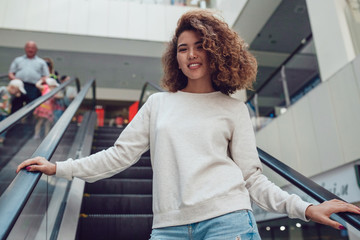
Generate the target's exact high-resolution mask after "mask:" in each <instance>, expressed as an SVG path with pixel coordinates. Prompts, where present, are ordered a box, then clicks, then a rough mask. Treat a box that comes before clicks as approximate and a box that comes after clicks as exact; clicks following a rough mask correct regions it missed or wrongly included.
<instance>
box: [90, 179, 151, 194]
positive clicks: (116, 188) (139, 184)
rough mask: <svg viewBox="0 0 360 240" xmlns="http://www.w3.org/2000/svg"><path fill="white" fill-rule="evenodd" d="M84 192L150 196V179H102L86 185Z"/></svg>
mask: <svg viewBox="0 0 360 240" xmlns="http://www.w3.org/2000/svg"><path fill="white" fill-rule="evenodd" d="M84 192H86V193H89V194H106V193H113V194H151V193H152V180H151V179H116V178H111V179H103V180H100V181H97V182H94V183H89V184H86V186H85V190H84Z"/></svg>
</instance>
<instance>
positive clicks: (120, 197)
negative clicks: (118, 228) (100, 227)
mask: <svg viewBox="0 0 360 240" xmlns="http://www.w3.org/2000/svg"><path fill="white" fill-rule="evenodd" d="M81 212H82V213H85V214H151V213H152V195H149V194H143V195H140V194H136V195H134V194H95V195H94V194H90V195H87V197H84V198H83V204H82V210H81Z"/></svg>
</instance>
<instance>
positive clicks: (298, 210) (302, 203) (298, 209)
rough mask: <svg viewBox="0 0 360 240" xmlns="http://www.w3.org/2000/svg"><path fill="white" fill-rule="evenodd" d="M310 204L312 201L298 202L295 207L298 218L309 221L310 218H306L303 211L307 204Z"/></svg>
mask: <svg viewBox="0 0 360 240" xmlns="http://www.w3.org/2000/svg"><path fill="white" fill-rule="evenodd" d="M311 205H313V204H312V203H309V202H304V201H302V202H301V203H300V204H299V206H298V207H297V212H298V213H299V216H300V219H301V220H303V221H305V222H309V221H310V219H308V218H307V217H306V215H305V211H306V209H307V208H308V207H309V206H311Z"/></svg>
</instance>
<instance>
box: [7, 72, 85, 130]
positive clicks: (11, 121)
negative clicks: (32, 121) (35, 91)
mask: <svg viewBox="0 0 360 240" xmlns="http://www.w3.org/2000/svg"><path fill="white" fill-rule="evenodd" d="M74 81H75V82H76V85H77V89H78V90H79V89H80V87H79V86H80V81H79V79H78V78H75V79H71V80H69V81H66V82H64V83H62V84H61V85H60V86H59V87H57V88H55V89H54V90H52V91H51V92H49V93H48V94H46V95H44V96H41V97H39V98H37V99H35V100H34V101H32V102H30V103H29V104H27V105H25V106H23V107H22V108H21V109H19V110H18V111H17V112H15V113H13V114H11V115H10V116H9V117H7V118H5V119H4V120H3V121H1V122H0V133H2V132H4V131H6V130H7V129H9V128H10V127H12V126H13V125H15V124H16V123H17V122H18V121H20V120H21V119H22V118H23V117H25V116H26V115H27V114H29V113H30V112H32V111H33V110H34V109H35V108H36V107H37V106H39V105H40V104H42V103H43V102H45V101H46V100H48V99H50V98H51V97H53V96H54V95H55V94H56V93H58V92H59V91H61V90H62V89H65V88H66V87H67V86H68V85H69V84H70V83H72V82H74Z"/></svg>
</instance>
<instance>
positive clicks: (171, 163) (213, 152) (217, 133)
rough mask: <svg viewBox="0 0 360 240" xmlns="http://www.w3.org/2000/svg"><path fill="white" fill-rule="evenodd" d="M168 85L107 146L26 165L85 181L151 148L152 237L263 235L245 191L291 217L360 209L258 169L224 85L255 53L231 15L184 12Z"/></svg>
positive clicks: (245, 123)
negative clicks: (313, 195)
mask: <svg viewBox="0 0 360 240" xmlns="http://www.w3.org/2000/svg"><path fill="white" fill-rule="evenodd" d="M163 64H164V77H163V85H164V87H166V88H167V89H168V90H169V92H167V93H157V94H154V95H152V96H150V98H149V99H148V101H147V102H146V104H145V105H144V106H143V107H142V108H141V110H140V111H139V113H138V114H137V115H136V117H135V118H134V119H133V120H132V122H131V123H130V124H129V125H128V126H127V127H126V129H125V130H124V131H123V132H122V134H121V135H120V136H119V138H118V140H117V141H116V142H115V145H114V146H113V147H111V148H109V149H107V150H106V151H102V152H99V153H96V154H93V155H91V156H89V157H85V158H82V159H79V160H72V159H69V160H67V161H64V162H57V163H56V164H53V163H50V162H48V161H47V160H46V159H44V158H41V157H37V158H34V159H29V160H26V161H25V162H23V163H22V164H20V165H19V166H18V169H17V171H19V170H20V169H21V168H24V167H26V169H27V170H28V171H41V172H43V173H45V174H48V175H53V174H56V175H57V176H60V177H65V178H67V179H72V177H79V178H81V179H84V180H86V181H89V182H93V181H96V180H99V179H102V178H107V177H110V176H112V175H114V174H116V173H118V172H120V171H123V170H124V169H126V168H128V167H129V166H131V165H132V164H134V163H136V161H137V160H138V159H139V158H140V156H141V155H142V153H144V152H145V151H147V150H148V149H149V148H150V152H151V163H152V167H153V212H154V221H153V231H152V234H151V239H153V240H156V239H166V240H171V239H176V240H179V239H188V238H189V236H190V235H191V239H242V240H244V239H260V236H259V234H258V230H257V227H256V223H255V220H254V217H253V214H252V211H251V204H250V199H252V200H253V201H254V202H256V203H257V204H258V205H259V206H261V207H262V208H264V209H266V210H269V211H275V212H280V213H287V214H288V215H289V217H291V218H300V219H303V220H305V221H307V220H310V219H311V220H314V221H317V222H320V223H324V224H328V225H330V226H332V227H335V228H337V229H341V228H343V226H341V225H340V224H339V223H337V222H334V221H332V220H330V219H329V216H330V215H331V214H332V213H334V212H339V211H348V212H355V213H359V212H360V210H359V208H357V207H356V206H353V205H351V204H347V203H343V202H340V201H329V202H325V203H322V204H319V205H316V206H315V205H311V204H310V203H307V202H304V201H302V200H301V199H300V198H299V197H298V196H296V195H289V194H288V193H286V192H284V191H282V190H281V189H280V188H279V187H277V186H275V185H274V184H273V183H271V182H270V181H268V179H267V178H266V177H265V176H264V175H263V174H262V166H261V163H260V161H259V158H258V154H257V150H256V144H255V137H254V132H253V128H252V125H251V121H250V118H249V113H248V110H247V108H246V106H245V104H244V103H242V102H240V101H238V100H235V99H233V98H231V97H229V96H228V95H229V94H231V93H233V92H234V91H236V90H238V89H243V88H249V87H251V85H252V82H253V81H254V79H255V76H256V69H257V64H256V60H255V58H254V57H253V56H252V55H251V54H250V53H249V52H248V50H247V49H246V45H245V43H244V42H243V40H242V39H241V38H240V37H239V36H238V35H237V34H236V33H235V32H234V31H233V30H231V29H230V28H229V27H228V25H227V24H226V23H225V22H224V21H223V20H221V19H220V18H219V17H217V16H215V15H214V14H213V13H211V12H209V11H205V10H196V11H191V12H188V13H186V14H184V15H183V16H182V17H181V19H180V20H179V22H178V26H177V29H176V31H175V35H174V37H173V39H172V41H171V42H170V44H169V46H168V48H167V50H166V52H165V54H164V56H163Z"/></svg>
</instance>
